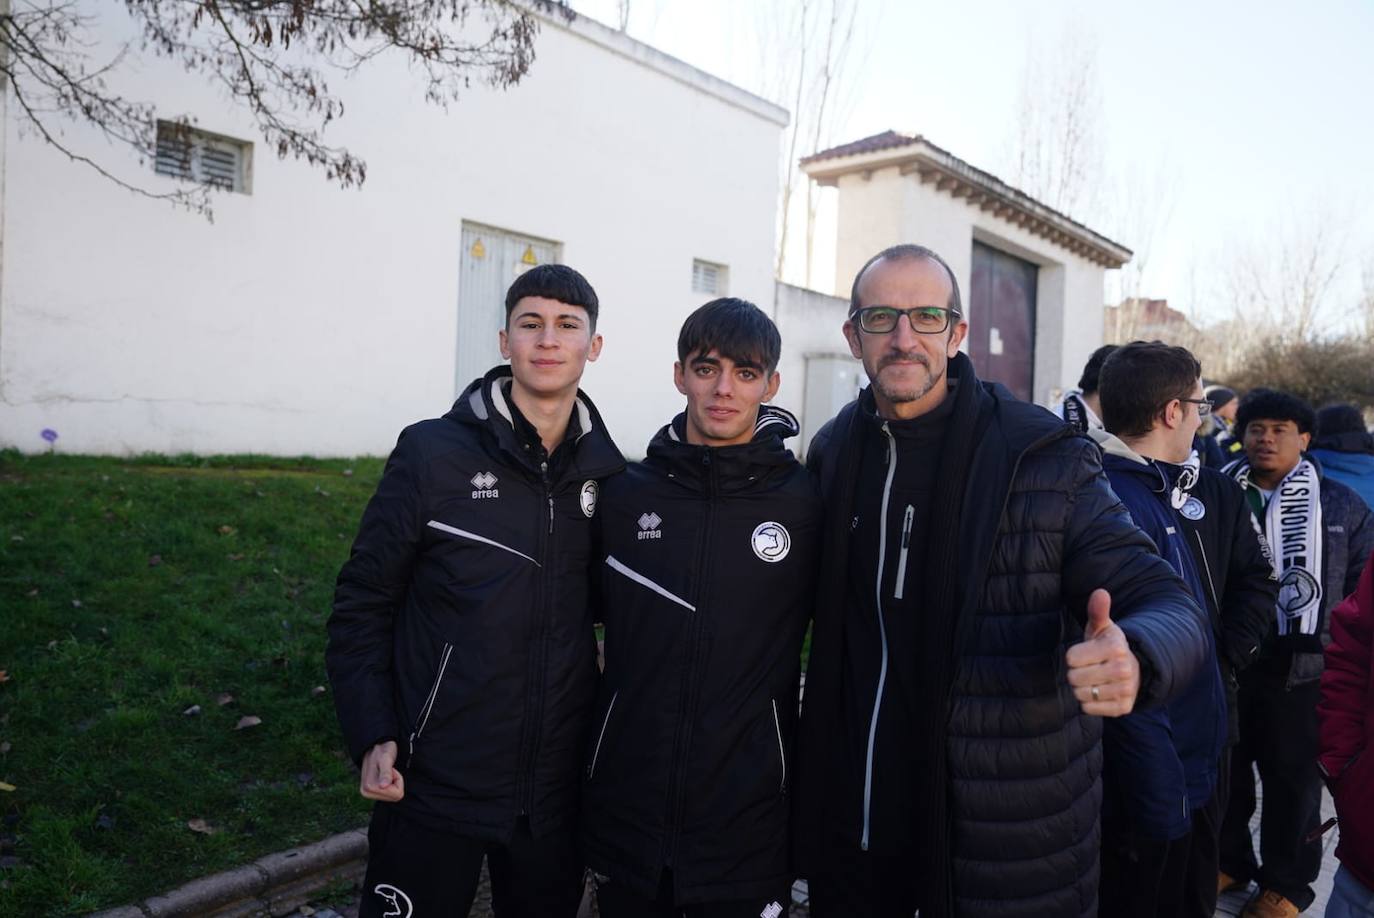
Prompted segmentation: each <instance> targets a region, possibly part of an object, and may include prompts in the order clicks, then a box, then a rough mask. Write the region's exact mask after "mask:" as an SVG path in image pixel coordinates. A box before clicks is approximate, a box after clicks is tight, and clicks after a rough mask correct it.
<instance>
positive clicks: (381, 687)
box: [325, 265, 624, 918]
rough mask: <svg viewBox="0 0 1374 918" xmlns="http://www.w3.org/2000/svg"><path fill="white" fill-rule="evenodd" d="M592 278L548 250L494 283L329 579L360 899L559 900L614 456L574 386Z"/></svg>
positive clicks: (463, 904) (335, 681)
mask: <svg viewBox="0 0 1374 918" xmlns="http://www.w3.org/2000/svg"><path fill="white" fill-rule="evenodd" d="M597 305H598V304H597V298H596V293H595V291H594V290H592V288H591V285H590V284H588V283H587V281H586V279H585V278H583V277H582V275H580V274H578V273H577V272H576V271H574V270H572V269H571V268H568V267H566V266H563V265H542V266H539V267H536V268H534V269H532V270H530V271H528V272H527V273H525V274H523V275H521V276H520V277H519V278H518V279H517V280H516V281H515V283H514V284H512V285H511V288H510V290H509V292H508V293H507V294H506V327H505V328H503V329H501V332H500V345H501V356H502V357H505V358H507V359H508V360H509V361H510V366H509V367H506V366H498V367H496V368H495V369H493V370H491V371H490V372H488V373H487V374H486V376H485V377H483V378H482V379H479V380H476V381H474V382H473V383H472V384H471V385H470V386H468V388H467V389H466V390H465V391H464V392H463V394H462V395H461V396H459V398H458V401H457V402H456V403H455V404H454V406H453V409H452V410H451V411H449V413H448V414H446V415H444V416H443V417H442V418H438V419H435V420H429V421H421V422H420V423H418V424H414V425H412V426H410V427H407V428H406V429H405V430H404V431H402V433H401V437H400V439H399V441H398V442H397V444H396V449H395V450H394V451H393V452H392V454H391V457H390V458H389V459H388V460H387V464H386V469H385V471H384V472H383V473H382V480H381V482H380V484H378V486H377V493H376V494H375V495H374V496H373V498H372V500H371V501H370V502H369V504H368V506H367V509H366V511H364V513H363V519H362V524H361V526H360V527H359V531H358V537H357V539H356V540H355V541H354V543H353V551H352V554H351V555H350V557H349V559H348V561H347V562H346V563H345V564H344V567H343V570H342V571H340V573H339V581H338V587H337V590H336V592H335V595H334V614H333V615H332V616H331V617H330V619H329V626H328V627H329V645H328V649H327V650H326V651H325V662H326V664H327V666H328V670H329V679H330V683H331V684H332V686H333V689H334V700H335V705H336V707H337V709H338V714H339V722H340V724H341V725H342V727H343V732H344V738H345V740H346V741H347V743H348V748H349V751H350V753H351V754H352V756H353V759H354V761H356V762H359V763H360V765H361V767H362V779H361V792H362V795H363V796H364V797H367V798H369V799H372V800H376V801H378V803H377V806H376V808H375V809H374V810H373V817H372V825H371V827H370V829H369V830H368V840H369V844H370V850H369V855H368V867H367V876H366V879H365V880H364V886H363V898H362V905H361V910H360V914H361V915H363V916H380V915H389V916H397V915H400V916H406V915H410V914H412V913H413V914H415V915H465V914H467V912H468V910H469V908H470V907H471V905H472V900H473V897H474V894H475V892H476V888H477V882H478V875H479V872H480V869H481V865H482V858H483V856H484V855H485V856H486V858H487V860H488V864H489V869H490V873H491V880H492V895H493V899H494V904H495V906H496V909H497V912H498V914H501V915H503V916H517V918H520V916H527V918H549V916H553V918H557V916H567V918H571V916H573V915H574V914H575V913H576V911H577V906H578V902H579V900H580V897H581V891H582V874H583V867H582V863H581V860H580V858H579V856H578V854H577V851H576V845H575V816H576V811H577V798H578V770H579V766H580V762H581V753H582V745H583V741H584V738H585V736H586V731H587V730H588V729H589V720H590V715H591V708H592V703H593V700H594V697H595V692H596V678H597V674H596V642H595V632H594V631H593V628H592V616H591V610H590V608H589V602H588V594H589V585H590V576H591V571H590V564H591V563H592V547H591V543H592V539H591V534H592V518H593V516H594V515H595V514H596V512H597V495H598V490H599V484H598V482H599V480H600V479H603V478H606V477H607V476H609V475H612V474H614V473H615V472H617V471H619V470H620V469H621V468H623V467H624V460H623V459H622V458H621V455H620V452H619V451H618V450H617V449H616V447H615V444H614V443H613V442H612V441H611V438H610V437H609V436H608V435H607V433H606V430H605V427H604V426H603V425H602V423H601V418H600V416H599V415H598V414H597V412H596V409H595V408H594V407H593V406H592V404H591V402H590V401H589V400H588V399H587V397H586V396H585V395H583V394H582V393H581V392H580V391H579V390H578V388H577V385H578V381H579V380H580V379H581V377H582V371H583V369H584V368H585V366H586V363H587V361H589V360H595V359H596V357H597V354H598V353H599V352H600V350H601V336H600V335H598V334H597V333H596V317H597Z"/></svg>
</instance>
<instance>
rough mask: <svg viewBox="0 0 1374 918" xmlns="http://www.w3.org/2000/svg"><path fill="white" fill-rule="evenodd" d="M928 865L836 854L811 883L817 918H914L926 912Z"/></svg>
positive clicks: (910, 858) (913, 859)
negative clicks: (924, 870)
mask: <svg viewBox="0 0 1374 918" xmlns="http://www.w3.org/2000/svg"><path fill="white" fill-rule="evenodd" d="M922 861H923V859H922V858H920V857H918V856H916V855H907V854H902V855H883V854H874V853H872V852H870V851H864V850H862V849H860V848H836V849H833V850H832V851H831V853H830V854H829V855H828V856H827V857H825V858H824V863H825V867H824V868H823V869H822V870H818V871H817V872H816V873H815V874H813V875H812V876H810V877H808V878H807V889H808V890H809V892H810V899H811V915H812V918H911V916H912V914H913V913H914V912H915V911H916V910H917V909H918V908H920V907H921V892H922V885H923V883H924V879H923V878H922V874H921V871H920V864H921V863H922Z"/></svg>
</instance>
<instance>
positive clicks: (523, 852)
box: [358, 803, 583, 918]
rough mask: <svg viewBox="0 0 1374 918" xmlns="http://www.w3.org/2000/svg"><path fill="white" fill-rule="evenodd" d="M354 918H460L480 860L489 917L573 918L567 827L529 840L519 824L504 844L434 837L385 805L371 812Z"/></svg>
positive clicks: (576, 873)
mask: <svg viewBox="0 0 1374 918" xmlns="http://www.w3.org/2000/svg"><path fill="white" fill-rule="evenodd" d="M367 841H368V846H369V848H368V857H367V875H366V877H365V879H364V880H363V892H362V900H361V901H360V902H359V905H358V918H412V916H414V918H429V916H444V918H463V916H465V915H467V914H468V911H469V910H470V909H471V908H472V900H473V899H474V898H475V897H476V895H477V883H478V880H479V878H480V876H481V873H482V858H483V857H486V859H487V872H488V873H489V874H490V875H491V899H492V910H493V911H494V912H495V913H496V916H497V918H575V916H576V915H577V907H578V905H580V904H581V901H582V877H583V869H582V859H581V857H579V856H578V853H577V846H576V844H575V843H574V833H573V831H572V830H571V829H569V830H567V831H565V832H559V833H555V834H553V835H549V836H545V837H543V838H532V837H531V836H530V830H529V825H528V823H527V822H526V821H525V820H523V819H522V820H521V821H520V825H519V826H517V828H516V830H515V836H514V837H513V838H512V839H511V841H510V844H508V845H499V844H495V843H493V842H488V841H479V840H477V839H473V838H467V837H464V836H461V835H453V834H450V833H447V832H437V831H435V830H433V829H430V828H428V827H426V826H422V825H419V824H417V823H415V822H413V821H411V820H409V819H406V818H405V817H404V816H402V815H401V814H400V813H399V812H398V811H397V810H396V807H395V806H393V805H392V804H387V803H379V804H377V806H376V807H375V808H374V809H373V810H372V824H371V825H370V826H368V830H367Z"/></svg>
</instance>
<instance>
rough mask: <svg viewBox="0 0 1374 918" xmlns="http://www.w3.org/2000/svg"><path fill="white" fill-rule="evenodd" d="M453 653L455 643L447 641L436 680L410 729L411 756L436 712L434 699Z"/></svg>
mask: <svg viewBox="0 0 1374 918" xmlns="http://www.w3.org/2000/svg"><path fill="white" fill-rule="evenodd" d="M452 655H453V645H452V644H448V643H445V644H444V649H443V650H442V651H440V653H439V666H438V668H437V669H436V670H435V673H434V682H433V683H432V684H431V685H430V687H429V694H428V695H427V696H426V697H425V700H424V703H423V704H421V705H420V711H419V713H418V714H417V715H416V716H415V727H414V729H413V730H411V731H410V742H409V744H408V746H409V753H410V755H411V756H414V755H415V743H416V742H418V741H419V739H420V736H421V734H423V733H424V732H425V726H426V725H427V724H428V723H429V716H430V715H431V714H432V713H434V700H435V699H436V698H438V697H439V686H440V685H441V684H443V681H444V672H445V671H446V670H447V669H448V660H449V657H450V656H452Z"/></svg>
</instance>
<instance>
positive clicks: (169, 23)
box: [0, 0, 574, 215]
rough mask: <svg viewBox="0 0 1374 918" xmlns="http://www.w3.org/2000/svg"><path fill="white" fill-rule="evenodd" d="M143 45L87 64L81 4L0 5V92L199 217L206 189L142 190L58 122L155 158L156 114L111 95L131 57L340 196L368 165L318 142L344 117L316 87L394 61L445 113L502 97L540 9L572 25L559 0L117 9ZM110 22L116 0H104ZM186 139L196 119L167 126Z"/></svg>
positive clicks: (46, 134)
mask: <svg viewBox="0 0 1374 918" xmlns="http://www.w3.org/2000/svg"><path fill="white" fill-rule="evenodd" d="M123 5H124V7H125V9H126V10H127V11H128V14H129V15H130V16H131V17H133V19H134V21H135V22H136V23H137V25H138V27H139V29H140V31H141V33H142V40H141V42H140V43H137V46H136V47H134V46H133V45H132V44H124V45H122V46H120V47H117V48H114V49H113V50H112V52H111V53H110V54H109V55H108V58H107V59H102V60H99V61H92V60H91V59H90V56H89V53H90V50H91V49H92V48H95V47H96V46H97V45H96V41H95V36H94V34H93V28H94V25H95V18H94V17H93V16H91V15H90V14H89V13H88V12H87V10H89V9H90V7H89V5H88V3H83V2H80V0H0V90H4V89H5V84H6V83H7V84H8V88H9V91H10V93H11V95H12V98H13V100H14V103H15V105H14V107H15V110H16V112H17V113H18V117H19V119H20V123H21V125H24V126H27V127H28V128H31V129H32V130H33V131H34V132H35V133H36V134H37V135H38V136H40V137H42V138H43V140H45V141H47V142H48V143H49V144H51V145H52V146H53V147H55V148H56V149H58V150H59V151H61V152H62V153H63V154H64V155H65V156H67V157H68V158H69V159H71V160H72V161H74V162H78V163H81V164H83V165H86V166H89V167H90V168H92V169H94V170H95V171H96V172H98V173H100V174H101V175H102V176H104V177H105V178H107V179H109V180H110V181H112V182H114V183H116V184H118V185H120V186H121V187H124V188H127V189H128V190H130V191H132V192H135V193H137V194H141V195H145V196H147V197H151V198H158V199H162V200H167V201H170V202H172V203H174V204H178V205H181V206H184V207H187V208H189V209H191V210H194V211H197V212H201V213H205V214H207V215H208V214H209V212H210V200H209V195H208V191H209V189H208V188H207V186H205V185H194V186H191V185H183V186H180V187H178V188H177V189H175V190H173V191H165V192H164V191H152V190H149V189H148V188H146V187H143V186H142V185H140V184H136V183H133V182H130V181H126V180H125V179H122V178H120V177H118V176H117V175H115V174H114V172H112V171H111V169H110V168H108V165H107V164H108V161H106V163H105V164H103V163H102V161H101V159H100V156H103V155H105V154H103V153H102V154H100V155H99V156H98V155H97V154H95V153H92V152H90V151H85V150H80V149H77V148H76V147H75V146H74V145H73V144H71V143H70V142H69V141H68V140H67V139H66V137H65V136H64V134H63V131H62V124H63V122H67V123H71V122H75V123H78V124H86V125H90V126H93V127H95V128H96V129H98V130H99V132H100V133H101V134H102V135H103V136H104V138H105V139H106V140H107V141H109V142H110V143H112V144H113V145H114V146H116V147H120V146H122V147H127V148H129V149H131V150H133V151H134V152H135V153H136V154H137V155H138V156H139V157H141V158H142V159H144V160H146V159H149V158H152V157H153V156H155V155H156V145H157V121H158V118H157V113H156V112H155V110H154V107H153V105H152V104H151V103H148V102H145V101H140V100H136V99H129V98H126V97H124V96H122V95H120V94H119V93H118V92H116V91H114V90H113V89H112V88H111V86H110V80H109V78H110V77H112V76H114V75H115V74H117V72H118V71H119V69H120V68H121V67H122V66H124V65H125V64H126V62H127V61H128V59H129V57H130V56H131V54H136V53H140V52H142V53H151V54H156V55H158V56H160V57H165V58H169V59H171V60H174V61H176V62H177V63H179V64H180V65H181V66H182V67H183V68H184V69H185V70H186V71H187V72H188V73H191V74H196V75H199V76H202V77H204V78H205V79H207V80H208V81H209V82H211V83H215V84H218V85H220V86H222V87H223V88H224V89H226V90H228V92H229V95H230V96H231V97H232V98H233V100H234V101H235V102H236V103H238V104H240V105H242V106H244V107H246V108H247V109H248V110H249V111H250V112H251V113H252V116H253V118H254V120H255V121H256V122H257V125H258V128H259V130H261V132H262V136H263V139H264V140H265V141H266V142H267V145H268V147H269V148H270V149H272V150H275V151H276V153H277V155H278V156H279V157H282V158H286V157H288V156H289V157H292V158H295V159H302V160H305V161H306V162H307V163H309V164H310V165H312V166H318V167H320V168H322V169H323V170H324V173H325V177H326V178H327V179H329V180H331V181H334V182H337V183H338V184H339V185H340V186H342V187H344V188H347V187H350V186H353V185H361V184H362V183H363V181H364V180H365V179H366V177H367V165H366V163H365V162H364V161H363V160H362V159H360V158H359V157H358V156H356V155H355V154H354V153H352V152H351V151H349V150H347V149H345V148H344V147H341V146H333V145H330V144H329V143H328V142H326V140H325V137H324V132H325V129H326V128H327V127H328V125H329V124H330V122H332V121H334V120H336V119H338V118H341V117H343V114H344V104H343V100H342V98H341V97H340V96H339V95H338V94H337V93H336V92H335V91H334V90H333V89H331V88H330V86H329V84H328V83H327V82H326V80H325V73H326V72H327V71H329V72H334V73H338V74H347V73H351V72H353V71H356V70H358V69H360V68H362V67H363V66H365V65H366V64H368V63H369V62H370V61H372V60H373V59H374V58H376V57H378V56H379V55H382V54H385V53H387V52H394V53H397V54H401V55H403V56H404V57H405V58H407V60H408V62H409V64H410V65H411V67H412V69H414V70H415V71H418V73H419V74H420V76H421V79H422V82H423V86H424V96H425V98H426V99H427V100H428V101H430V102H434V103H437V104H440V105H444V104H446V103H448V102H450V101H452V100H455V99H457V98H458V95H459V94H460V92H462V91H464V90H466V89H468V88H469V87H470V86H471V85H472V82H473V81H474V80H476V81H479V82H482V83H486V84H489V85H491V86H495V87H498V88H506V87H509V86H512V85H514V84H515V83H517V82H519V80H520V78H521V77H523V76H524V75H525V74H526V72H528V70H529V67H530V64H531V63H532V62H533V61H534V39H535V36H536V35H537V34H538V32H539V23H538V19H537V17H536V15H535V13H536V12H537V11H543V12H548V11H552V10H558V11H561V12H562V13H563V14H564V15H565V16H566V17H568V18H570V19H571V18H572V16H573V15H574V14H573V13H572V11H571V9H569V8H568V6H567V0H123ZM105 7H106V8H105V9H104V10H103V12H104V13H105V14H106V15H108V14H109V11H110V10H112V9H117V7H118V4H116V3H112V2H109V0H105ZM163 120H164V121H172V122H174V123H175V124H176V125H178V127H179V129H180V130H181V131H183V132H187V131H189V128H190V126H191V124H192V121H191V120H190V119H189V118H187V117H185V116H181V117H175V118H163Z"/></svg>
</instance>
